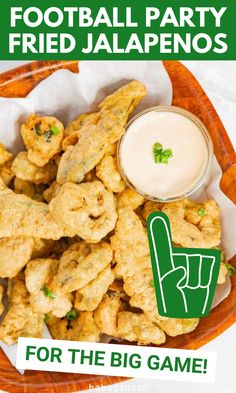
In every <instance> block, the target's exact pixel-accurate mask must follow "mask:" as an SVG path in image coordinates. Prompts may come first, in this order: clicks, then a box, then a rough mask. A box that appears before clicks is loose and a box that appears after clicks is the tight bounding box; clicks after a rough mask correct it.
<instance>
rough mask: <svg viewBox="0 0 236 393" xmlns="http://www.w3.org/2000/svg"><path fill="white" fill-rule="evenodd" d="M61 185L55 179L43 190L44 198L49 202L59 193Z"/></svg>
mask: <svg viewBox="0 0 236 393" xmlns="http://www.w3.org/2000/svg"><path fill="white" fill-rule="evenodd" d="M60 188H61V186H60V184H58V183H57V181H56V180H55V181H54V182H52V183H51V184H50V186H49V187H48V188H46V190H45V191H44V192H43V198H44V200H45V201H46V202H47V203H49V202H51V200H52V199H53V198H54V197H55V196H56V195H57V193H58V191H59V190H60Z"/></svg>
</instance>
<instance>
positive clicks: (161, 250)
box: [147, 212, 174, 277]
mask: <svg viewBox="0 0 236 393" xmlns="http://www.w3.org/2000/svg"><path fill="white" fill-rule="evenodd" d="M147 226H148V228H150V234H151V247H152V250H153V252H154V253H155V260H158V262H159V270H160V276H161V277H162V276H163V275H164V274H166V273H168V272H169V271H171V270H172V269H173V268H174V261H173V255H172V239H171V232H170V223H169V222H168V221H167V220H166V216H165V214H164V213H161V212H159V213H158V215H155V214H154V215H153V214H150V216H149V217H148V222H147ZM154 234H155V236H154Z"/></svg>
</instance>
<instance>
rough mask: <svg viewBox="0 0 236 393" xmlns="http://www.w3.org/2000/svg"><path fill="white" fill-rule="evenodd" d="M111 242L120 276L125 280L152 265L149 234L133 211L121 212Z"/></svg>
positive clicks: (117, 271) (124, 210)
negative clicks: (135, 272) (136, 271)
mask: <svg viewBox="0 0 236 393" xmlns="http://www.w3.org/2000/svg"><path fill="white" fill-rule="evenodd" d="M110 240H111V247H112V249H113V251H114V253H115V261H116V262H117V265H116V274H117V275H118V276H121V277H123V278H124V279H125V278H126V277H129V276H130V275H132V274H133V273H134V271H135V270H136V269H140V268H141V267H142V266H144V265H146V264H147V263H150V262H149V261H150V258H149V246H148V238H147V233H146V231H145V229H144V228H143V226H142V223H141V221H140V219H139V218H138V216H137V215H136V214H135V213H134V212H133V211H132V210H128V209H120V210H119V212H118V221H117V224H116V227H115V234H114V236H112V237H111V239H110Z"/></svg>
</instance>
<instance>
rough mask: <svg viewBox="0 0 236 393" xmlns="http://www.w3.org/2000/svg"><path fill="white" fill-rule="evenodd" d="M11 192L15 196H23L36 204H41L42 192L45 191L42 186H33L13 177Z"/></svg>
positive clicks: (42, 199)
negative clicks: (36, 202) (12, 191)
mask: <svg viewBox="0 0 236 393" xmlns="http://www.w3.org/2000/svg"><path fill="white" fill-rule="evenodd" d="M13 190H14V192H15V193H16V194H24V195H27V196H28V197H30V198H31V199H34V200H35V201H38V202H43V201H44V198H43V192H44V190H45V185H44V184H33V183H31V182H29V181H26V180H21V179H18V177H15V179H14V184H13Z"/></svg>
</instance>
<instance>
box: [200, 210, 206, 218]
mask: <svg viewBox="0 0 236 393" xmlns="http://www.w3.org/2000/svg"><path fill="white" fill-rule="evenodd" d="M205 214H206V212H205V210H204V209H202V208H201V209H198V215H199V216H201V217H203V216H205Z"/></svg>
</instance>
